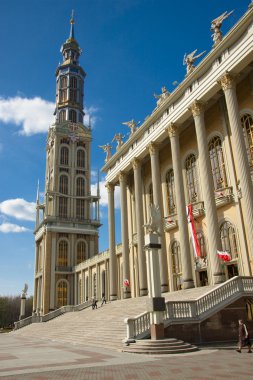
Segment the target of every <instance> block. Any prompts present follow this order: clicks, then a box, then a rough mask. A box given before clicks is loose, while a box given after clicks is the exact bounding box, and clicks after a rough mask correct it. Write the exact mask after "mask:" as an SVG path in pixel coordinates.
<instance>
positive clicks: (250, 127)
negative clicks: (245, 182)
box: [241, 114, 253, 169]
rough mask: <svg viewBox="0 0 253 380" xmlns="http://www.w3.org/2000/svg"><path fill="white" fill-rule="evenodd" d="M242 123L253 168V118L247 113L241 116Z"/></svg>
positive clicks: (250, 164)
mask: <svg viewBox="0 0 253 380" xmlns="http://www.w3.org/2000/svg"><path fill="white" fill-rule="evenodd" d="M241 124H242V128H243V133H244V140H245V144H246V149H247V155H248V160H249V166H250V168H251V169H253V118H252V116H251V115H249V114H246V115H243V116H242V117H241Z"/></svg>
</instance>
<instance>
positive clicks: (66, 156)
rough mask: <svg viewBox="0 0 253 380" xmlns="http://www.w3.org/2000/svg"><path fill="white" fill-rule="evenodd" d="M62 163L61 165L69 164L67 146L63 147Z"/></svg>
mask: <svg viewBox="0 0 253 380" xmlns="http://www.w3.org/2000/svg"><path fill="white" fill-rule="evenodd" d="M60 163H61V165H68V164H69V149H68V148H67V147H66V146H62V147H61V153H60Z"/></svg>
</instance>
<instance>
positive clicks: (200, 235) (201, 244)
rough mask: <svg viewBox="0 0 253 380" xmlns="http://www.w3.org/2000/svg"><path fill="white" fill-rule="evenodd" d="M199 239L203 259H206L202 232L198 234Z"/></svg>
mask: <svg viewBox="0 0 253 380" xmlns="http://www.w3.org/2000/svg"><path fill="white" fill-rule="evenodd" d="M197 239H198V242H199V248H200V254H201V258H202V259H205V258H206V246H205V238H204V234H203V232H202V231H199V232H197Z"/></svg>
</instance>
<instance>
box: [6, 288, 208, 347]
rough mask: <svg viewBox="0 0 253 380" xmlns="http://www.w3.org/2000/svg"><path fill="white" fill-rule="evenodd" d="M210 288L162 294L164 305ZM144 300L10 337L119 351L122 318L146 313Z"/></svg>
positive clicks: (58, 320)
mask: <svg viewBox="0 0 253 380" xmlns="http://www.w3.org/2000/svg"><path fill="white" fill-rule="evenodd" d="M212 288H213V287H210V286H208V287H202V288H194V289H187V290H181V291H177V292H171V293H165V294H163V296H164V297H165V300H166V301H174V300H194V299H196V298H198V297H200V296H201V295H203V294H205V293H206V292H208V291H210V290H211V289H212ZM146 300H147V297H138V298H130V299H125V300H119V301H113V302H109V303H107V304H106V305H103V306H102V307H100V304H98V309H95V310H92V309H91V307H90V308H88V309H85V310H82V311H76V312H68V313H65V314H63V315H61V316H59V317H57V318H54V319H52V320H50V321H48V322H41V323H32V324H30V325H28V326H25V327H23V328H21V329H19V330H16V331H13V332H12V334H16V335H17V336H24V337H32V338H36V339H38V340H40V339H47V340H54V341H59V342H66V343H67V342H69V343H78V344H86V345H92V346H99V347H108V348H112V349H117V350H122V348H123V344H122V341H123V340H124V339H125V337H126V324H125V323H124V319H125V318H130V317H135V316H136V315H139V314H141V313H143V312H145V311H146Z"/></svg>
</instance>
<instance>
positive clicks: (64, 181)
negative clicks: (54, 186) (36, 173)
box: [59, 175, 68, 194]
mask: <svg viewBox="0 0 253 380" xmlns="http://www.w3.org/2000/svg"><path fill="white" fill-rule="evenodd" d="M59 192H60V193H62V194H68V176H66V175H61V176H60V186H59Z"/></svg>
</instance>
